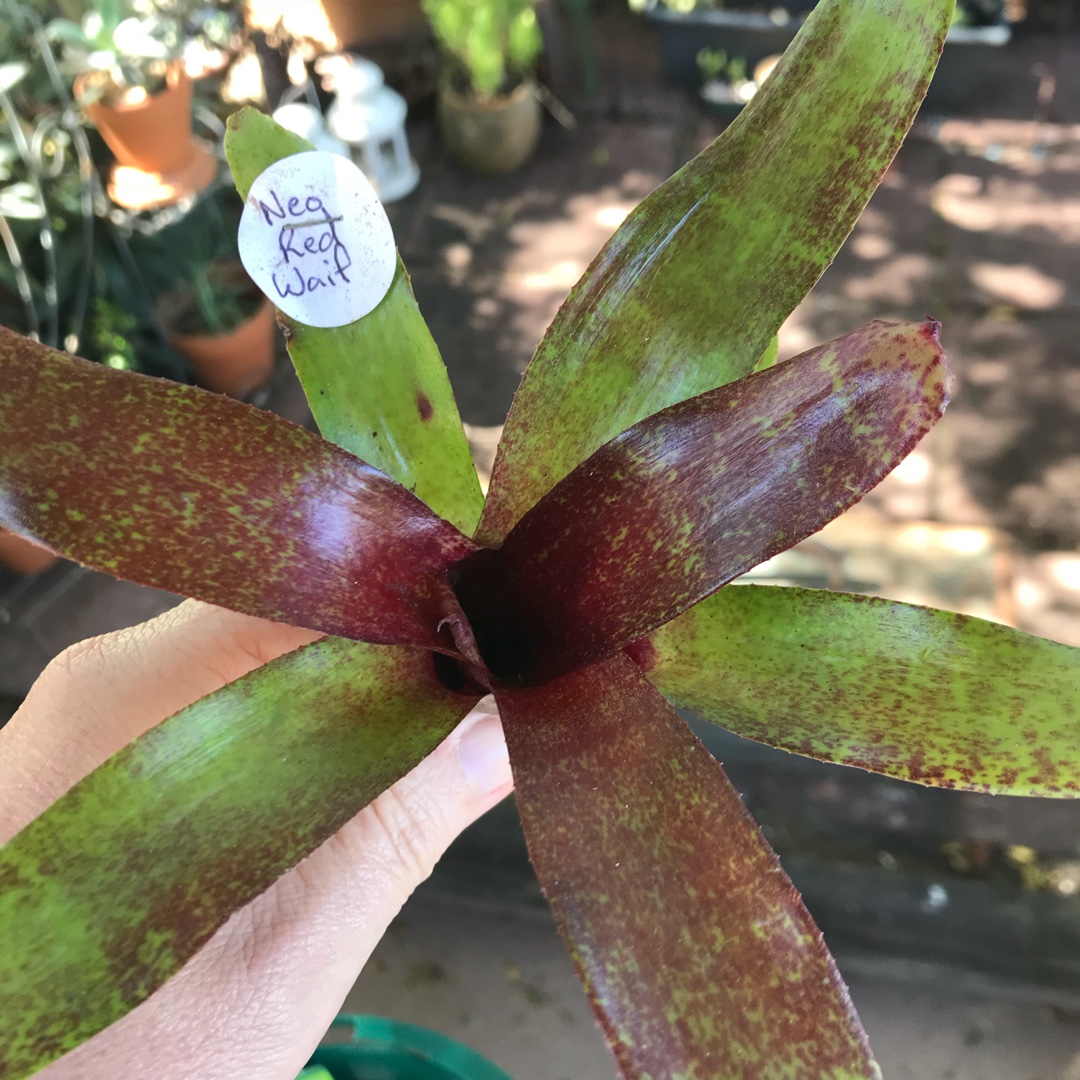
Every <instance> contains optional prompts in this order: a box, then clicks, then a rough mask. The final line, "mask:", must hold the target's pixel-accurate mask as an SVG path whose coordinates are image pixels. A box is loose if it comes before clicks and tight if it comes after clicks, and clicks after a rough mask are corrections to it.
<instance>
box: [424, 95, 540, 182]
mask: <svg viewBox="0 0 1080 1080" xmlns="http://www.w3.org/2000/svg"><path fill="white" fill-rule="evenodd" d="M438 116H439V131H440V133H441V134H442V139H443V142H444V143H445V144H446V148H447V150H449V151H450V153H451V155H452V156H453V157H454V158H456V159H457V160H458V161H459V162H460V163H461V164H462V165H464V166H465V167H466V168H469V169H472V170H473V171H474V172H478V173H507V172H511V171H512V170H514V169H516V168H518V167H519V166H521V165H524V164H525V162H526V161H528V160H529V158H530V157H532V155H533V152H534V151H535V150H536V144H537V143H538V142H539V140H540V121H541V113H540V99H539V97H538V96H537V93H536V84H535V83H534V82H533V81H532V79H528V80H526V81H525V82H523V83H522V84H521V85H520V86H519V87H517V89H516V90H514V91H512V92H511V93H509V94H507V95H505V96H504V97H497V98H491V99H487V100H476V99H473V98H469V97H465V96H464V95H462V94H459V93H458V92H457V91H456V90H454V89H453V88H452V87H450V86H447V85H443V86H441V87H440V88H439V99H438Z"/></svg>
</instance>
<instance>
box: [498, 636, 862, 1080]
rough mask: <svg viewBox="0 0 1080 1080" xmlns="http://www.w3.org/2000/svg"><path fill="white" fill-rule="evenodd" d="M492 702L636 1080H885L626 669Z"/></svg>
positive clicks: (690, 743)
mask: <svg viewBox="0 0 1080 1080" xmlns="http://www.w3.org/2000/svg"><path fill="white" fill-rule="evenodd" d="M496 698H497V700H498V703H499V709H500V712H501V714H502V718H503V726H504V728H505V730H506V737H507V742H508V744H509V747H510V762H511V765H512V767H513V770H514V780H515V783H516V787H517V798H518V804H519V806H520V808H521V816H522V821H523V823H524V826H525V835H526V838H527V840H528V843H529V853H530V855H531V857H532V861H533V865H534V867H535V868H536V872H537V875H538V877H539V879H540V883H541V885H542V886H543V889H544V892H545V894H546V896H547V899H548V902H549V903H550V904H551V907H552V910H553V911H554V913H555V919H556V922H557V923H558V926H559V929H560V931H561V932H562V934H563V936H564V937H565V938H566V940H567V943H568V944H569V946H570V951H571V955H572V956H573V958H574V962H575V964H576V965H577V968H578V972H579V974H580V976H581V978H582V981H583V982H584V983H585V988H586V990H587V991H588V994H589V997H590V999H591V1000H592V1003H593V1008H594V1009H595V1011H596V1014H597V1016H598V1018H599V1020H600V1023H601V1025H602V1026H603V1028H604V1031H605V1033H606V1034H607V1036H608V1039H609V1040H610V1042H611V1044H612V1046H613V1048H614V1051H615V1056H616V1058H617V1060H618V1062H619V1065H620V1067H621V1069H622V1075H623V1076H624V1077H626V1078H627V1080H646V1078H648V1080H750V1078H753V1080H793V1078H798V1080H854V1078H856V1077H858V1078H864V1080H868V1078H871V1077H880V1073H879V1072H877V1071H876V1068H877V1067H876V1066H875V1065H874V1064H873V1062H872V1060H871V1058H870V1051H869V1048H868V1046H867V1044H866V1038H865V1036H864V1034H863V1032H862V1029H861V1028H860V1026H859V1022H858V1019H857V1018H856V1016H855V1014H854V1011H853V1009H852V1007H851V1003H850V1001H849V1000H848V996H847V991H846V989H845V988H844V985H843V983H842V982H841V980H840V977H839V975H838V973H837V971H836V968H835V966H834V964H833V962H832V958H831V957H830V956H829V954H828V951H827V950H826V948H825V946H824V944H823V942H822V940H821V934H820V932H819V931H818V929H817V927H815V926H814V924H813V922H812V920H811V919H810V916H809V915H808V914H807V912H806V909H805V908H804V907H803V905H802V903H801V901H800V899H799V895H798V893H797V892H796V891H795V889H794V887H793V886H792V884H791V882H790V881H789V880H788V878H787V875H786V874H784V872H783V870H781V868H780V866H779V864H778V863H777V861H776V856H775V855H774V854H773V853H772V851H771V850H770V849H769V846H768V844H767V843H766V842H765V839H764V838H763V837H762V835H761V833H760V832H759V831H758V828H757V826H756V825H755V824H754V822H753V820H752V819H751V818H750V815H749V814H748V813H747V812H746V810H745V808H744V807H743V805H742V802H741V801H740V799H739V796H738V793H737V792H736V791H735V790H734V789H733V788H732V786H731V784H730V782H729V781H728V779H727V777H726V776H725V775H724V772H723V770H722V769H721V767H720V765H719V763H718V762H717V761H715V760H714V759H713V757H712V756H711V755H710V754H709V752H708V751H707V750H706V749H705V748H704V747H703V746H702V745H701V743H700V742H698V740H697V739H696V738H695V737H694V735H693V734H692V733H691V732H690V730H689V729H688V728H687V727H686V725H685V724H684V723H683V721H682V720H681V719H680V718H679V717H678V715H677V714H676V713H675V711H674V710H673V709H672V708H671V706H670V705H668V703H667V702H666V701H665V700H664V699H663V698H662V697H661V696H660V694H659V693H658V692H657V691H656V690H655V689H654V688H653V687H652V686H651V685H650V684H649V682H648V680H647V679H645V678H644V677H643V676H642V675H641V673H640V671H639V669H638V668H637V666H636V665H635V664H634V663H633V662H632V661H630V660H629V659H627V658H626V657H625V656H617V657H612V658H610V659H608V660H605V661H602V662H601V663H599V664H594V665H592V666H591V667H588V668H583V669H581V670H579V671H575V672H574V673H573V674H570V675H566V676H564V677H563V678H561V679H558V680H556V681H555V682H553V683H550V684H548V685H547V686H544V687H540V688H538V689H531V690H502V691H497V692H496Z"/></svg>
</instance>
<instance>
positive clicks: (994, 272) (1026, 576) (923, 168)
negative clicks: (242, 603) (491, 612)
mask: <svg viewBox="0 0 1080 1080" xmlns="http://www.w3.org/2000/svg"><path fill="white" fill-rule="evenodd" d="M616 27H617V28H619V29H615V28H616ZM597 37H598V43H599V45H600V48H599V54H600V55H599V75H600V85H601V87H602V90H601V93H600V94H599V95H598V96H597V97H596V98H593V99H590V100H588V101H584V100H583V99H582V98H581V96H580V94H578V95H576V96H575V92H574V90H573V87H570V88H569V89H567V90H565V91H562V90H560V93H562V95H563V97H564V98H565V99H566V100H568V101H570V102H571V103H572V104H574V105H575V107H576V108H577V112H578V117H579V123H578V125H577V127H576V128H575V129H573V130H566V129H563V128H561V127H559V126H558V125H556V124H554V123H549V124H548V126H547V128H546V129H545V132H544V136H543V141H542V143H541V146H540V150H539V153H538V154H537V156H536V159H535V160H534V161H533V162H532V163H531V164H530V165H529V166H528V167H526V168H525V169H524V170H522V171H521V172H519V173H517V174H515V175H514V176H511V177H504V178H497V179H479V178H475V177H470V176H467V175H466V174H464V173H463V172H461V171H460V170H459V169H457V168H456V167H455V166H454V165H452V164H451V163H449V162H448V161H447V160H446V159H445V157H444V156H443V154H442V152H441V150H440V148H439V146H438V144H437V141H436V139H435V138H434V134H433V131H432V128H431V123H430V119H429V118H426V117H423V116H420V117H419V118H418V119H417V120H415V121H414V122H413V124H412V127H411V130H410V135H411V139H412V143H413V148H414V152H415V153H416V156H417V158H418V160H419V161H420V164H421V168H422V180H421V184H420V187H419V189H418V190H417V192H416V193H415V194H414V195H413V196H411V197H410V198H409V199H407V200H405V201H404V202H402V203H400V204H397V205H396V206H394V207H392V208H391V217H392V220H393V222H394V226H395V230H396V233H397V236H398V240H399V244H400V246H401V250H402V252H403V255H404V257H405V260H406V262H407V264H408V265H409V267H410V269H411V271H412V274H413V280H414V284H415V288H416V292H417V296H418V299H419V301H420V304H421V308H422V309H423V311H424V313H425V316H426V317H427V318H428V320H429V322H430V324H431V326H432V330H433V333H434V335H435V337H436V340H437V341H439V343H440V346H441V347H442V349H443V352H444V356H445V359H446V362H447V365H448V368H449V371H450V375H451V379H452V380H453V382H454V385H455V388H456V391H457V394H458V399H459V404H460V407H461V412H462V416H463V418H464V420H465V421H466V423H467V425H468V430H469V434H470V439H471V440H472V441H473V444H474V447H475V449H476V451H477V455H478V460H479V463H480V465H481V471H482V472H483V469H484V467H485V466H487V467H489V466H490V456H491V453H492V450H493V446H494V443H495V441H496V440H497V437H498V431H499V425H500V424H501V422H502V420H503V418H504V416H505V414H506V410H507V408H508V407H509V404H510V401H511V398H512V396H513V392H514V390H515V388H516V386H517V382H518V379H519V378H520V375H521V372H522V371H523V370H524V367H525V365H526V364H527V362H528V359H529V356H530V355H531V353H532V350H533V348H534V347H535V345H536V343H537V341H538V340H539V338H540V336H541V335H542V333H543V330H544V328H545V327H546V325H547V324H548V322H549V321H550V320H551V318H552V316H553V315H554V313H555V311H556V310H557V309H558V306H559V304H560V302H561V301H562V299H563V297H564V296H565V293H566V291H567V289H568V288H569V286H570V285H572V284H573V282H574V281H575V280H576V278H577V277H578V276H579V275H580V273H581V272H582V270H583V269H584V268H585V267H586V266H587V264H588V262H589V261H590V259H591V258H592V256H593V255H594V254H595V253H596V251H597V250H598V249H599V247H600V246H601V245H602V244H603V242H604V241H605V239H606V238H607V237H608V236H609V235H610V233H611V232H612V231H613V230H614V229H615V228H616V227H617V225H618V223H619V221H620V220H621V218H622V216H623V215H625V213H626V212H627V211H628V210H629V209H630V208H632V207H633V205H634V204H635V203H636V202H637V201H638V200H640V199H641V198H642V197H643V196H644V195H645V194H647V193H648V192H649V191H650V190H651V189H652V188H653V187H655V186H656V184H658V183H659V182H660V181H661V180H662V179H663V178H664V177H666V176H667V175H669V174H670V173H671V172H672V171H674V169H676V168H677V167H679V166H680V165H681V164H682V163H683V162H684V161H685V160H686V158H687V157H688V156H690V155H691V154H692V153H693V152H694V150H695V148H697V147H700V146H702V145H704V144H705V143H706V142H707V141H708V140H709V139H711V138H712V137H714V136H715V134H716V133H717V132H718V130H719V121H717V120H716V119H714V118H712V117H707V116H703V115H702V114H701V112H700V111H699V110H698V108H697V107H696V104H695V103H694V102H693V101H691V100H690V99H688V98H687V97H685V96H684V95H682V94H680V93H678V92H675V91H672V90H670V89H669V88H667V87H665V86H663V84H662V83H661V82H659V81H658V77H657V75H656V73H655V62H654V61H648V55H647V54H648V50H649V48H650V46H649V43H648V41H647V40H645V39H643V38H642V35H641V32H640V30H637V31H634V30H629V31H628V30H626V28H625V23H624V22H620V21H615V22H613V23H612V24H611V26H608V25H607V24H606V23H604V24H603V25H601V26H600V28H599V32H598V35H597ZM643 56H644V57H645V60H642V59H641V57H643ZM992 62H993V65H994V72H995V78H994V80H993V91H992V93H990V94H988V95H987V96H986V97H985V99H984V101H983V103H982V104H983V106H984V108H983V115H972V116H966V117H963V118H950V119H945V120H943V119H940V118H935V117H934V116H932V115H922V116H920V119H919V121H918V122H917V125H916V129H915V131H914V133H913V135H912V137H911V138H910V139H909V141H908V143H907V145H906V146H905V147H904V149H903V150H902V151H901V153H900V155H899V157H898V158H897V161H896V163H895V164H894V166H893V167H892V169H891V170H890V172H889V174H888V176H887V177H886V180H885V182H884V183H883V185H882V187H881V189H880V190H879V191H878V193H877V194H876V195H875V197H874V199H873V200H872V202H871V204H870V207H869V208H868V210H867V212H866V213H865V214H864V215H863V218H862V220H861V221H860V223H859V225H858V226H857V228H856V230H855V232H854V234H853V236H852V237H851V239H850V241H849V243H848V244H847V245H846V247H845V249H844V251H843V252H842V253H841V255H840V256H839V257H838V259H837V260H836V262H835V264H834V265H833V266H832V267H831V268H830V269H829V270H828V271H827V273H826V274H825V276H824V277H823V279H822V281H821V282H820V283H819V284H818V286H817V287H816V288H815V290H814V291H813V292H812V293H811V295H810V296H809V297H808V298H807V300H806V301H805V302H804V304H803V305H801V306H800V308H799V309H798V310H797V311H796V312H795V313H793V315H792V317H791V318H790V319H789V320H788V322H787V323H786V324H785V326H784V329H783V331H782V335H781V341H782V346H781V351H782V355H793V354H794V353H796V352H798V351H800V350H801V349H803V348H807V347H809V346H810V345H813V344H815V343H817V342H820V341H822V340H825V339H827V338H829V337H832V336H835V335H837V334H839V333H843V332H845V331H847V330H849V329H852V328H853V327H855V326H858V325H860V324H861V323H864V322H866V321H868V320H869V319H871V318H879V317H884V318H889V317H895V318H921V317H922V316H923V315H925V314H933V315H935V316H937V317H939V318H942V319H943V320H944V321H945V331H944V341H945V343H946V345H947V346H948V348H949V351H950V354H951V357H952V360H953V364H954V367H955V368H956V372H957V384H956V388H955V392H954V400H953V405H952V407H951V408H950V411H949V413H948V416H947V418H946V420H945V421H944V422H943V423H942V424H941V425H940V426H939V428H938V429H937V430H936V431H935V432H933V433H932V434H931V436H930V437H929V438H928V439H927V440H926V442H925V443H924V444H923V445H922V446H921V447H920V448H919V450H918V451H917V452H916V455H914V456H913V458H912V459H911V460H910V461H909V462H908V463H905V467H904V468H902V469H901V470H898V472H897V474H895V475H894V476H892V477H890V478H889V479H888V480H887V481H886V482H885V483H884V484H882V485H881V487H880V488H879V489H878V490H877V491H875V492H874V493H873V494H872V495H871V496H870V497H869V498H868V499H867V500H865V502H864V504H863V505H862V506H861V507H860V508H858V510H857V514H859V515H861V517H858V518H853V519H852V520H853V521H855V522H856V523H857V524H858V526H859V530H854V529H853V528H852V527H851V526H849V525H848V524H846V523H841V524H839V525H838V526H837V527H835V528H834V529H833V530H832V532H831V533H830V534H829V535H828V536H827V537H825V538H816V540H815V541H814V542H813V543H812V544H811V545H809V554H806V553H805V552H803V553H800V554H798V555H796V556H795V557H794V558H795V559H796V560H798V559H803V560H804V561H803V563H802V564H800V565H802V567H803V570H800V571H798V573H804V572H805V573H811V575H812V573H814V572H817V571H811V570H809V569H807V568H808V567H810V565H811V563H812V562H813V560H814V559H815V558H816V559H818V560H819V562H820V560H821V559H822V558H823V559H824V562H825V564H829V565H832V566H833V570H832V571H830V572H831V573H834V574H835V565H836V563H837V560H838V559H839V560H840V563H841V564H844V565H846V566H847V567H848V568H847V569H843V570H842V571H841V577H842V579H843V581H842V583H843V584H846V585H848V586H849V587H851V586H854V587H859V588H863V589H865V590H866V591H877V592H880V593H882V594H883V595H895V596H897V598H903V599H910V598H919V599H921V600H924V601H926V602H936V603H940V604H941V605H942V606H946V607H953V608H955V609H957V610H973V611H978V612H979V613H981V614H983V613H984V614H989V615H991V616H993V617H998V618H1003V619H1005V620H1007V621H1015V622H1016V623H1017V624H1018V625H1021V626H1023V627H1025V628H1027V629H1030V630H1033V631H1036V632H1039V633H1044V634H1046V635H1047V636H1050V637H1054V638H1056V639H1058V640H1061V641H1067V642H1070V643H1072V644H1080V555H1078V552H1080V255H1078V252H1080V39H1078V38H1067V37H1059V38H1053V39H1050V38H1038V39H1027V40H1019V41H1017V42H1015V43H1014V45H1013V46H1010V47H1008V48H1006V49H1004V50H1001V51H1000V52H999V53H996V54H995V55H994V57H993V58H992ZM557 89H559V88H557ZM925 112H926V111H925V110H924V113H925ZM267 404H268V406H269V407H271V408H274V409H275V410H277V411H281V412H284V413H285V414H286V415H289V416H290V417H292V418H294V419H297V420H301V421H303V420H305V419H307V417H306V414H305V409H304V405H303V402H302V398H301V397H300V395H299V391H298V388H297V386H296V383H295V380H294V379H292V378H291V377H290V376H289V374H288V372H287V369H286V367H285V364H284V363H283V364H282V366H281V369H280V371H279V377H278V379H277V380H276V382H275V384H274V386H273V387H272V388H271V391H270V392H269V395H268V398H267ZM913 526H919V527H922V528H924V532H922V533H920V534H919V535H920V536H921V537H922V539H923V541H924V542H922V543H916V544H913V543H911V538H912V536H913V535H914V534H912V533H911V528H912V527H913ZM926 530H929V531H926ZM857 531H858V535H860V536H861V537H862V538H863V539H862V540H858V541H857V540H856V539H854V537H855V536H856V532H857ZM868 535H870V536H875V537H878V538H879V539H880V543H878V544H877V545H876V551H877V554H876V555H872V556H871V555H867V554H866V551H865V550H864V549H865V548H866V547H867V545H866V543H865V537H866V536H868ZM950 537H951V539H950ZM965 537H966V539H965ZM928 538H930V539H932V542H930V539H928ZM813 544H816V545H817V547H816V548H815V547H814V546H813ZM830 545H831V547H830ZM950 545H952V547H950ZM957 545H959V547H957ZM965 545H966V546H965ZM870 546H871V547H874V545H870ZM859 552H862V554H859ZM823 553H824V554H823ZM804 556H805V558H804ZM807 560H809V561H807ZM845 560H847V562H846V563H845ZM958 560H959V561H958ZM961 564H963V569H957V567H958V566H960V565H961ZM943 567H950V568H952V569H951V570H949V571H948V572H945V571H944V570H943ZM853 568H854V569H853ZM773 569H774V570H775V568H773ZM819 569H820V568H819ZM776 572H777V573H779V574H781V576H784V575H786V574H789V573H795V570H794V569H793V564H789V565H788V566H787V567H786V568H785V567H781V568H780V570H778V571H776ZM797 576H798V574H796V577H797ZM912 582H917V583H918V584H917V587H916V586H915V585H912ZM832 583H833V584H836V582H835V581H832ZM958 583H960V584H959V585H958ZM173 602H174V599H173V598H171V597H169V596H167V595H166V594H162V593H158V592H156V591H154V590H142V589H139V588H137V587H134V586H130V585H126V584H122V583H116V582H113V581H111V580H110V579H107V578H105V577H103V576H101V575H97V574H91V573H89V572H86V571H80V570H77V569H75V568H73V567H71V566H70V564H62V565H61V566H60V567H58V568H56V569H55V570H53V571H50V572H48V573H47V574H45V575H42V577H41V578H39V579H35V580H18V579H15V578H14V577H12V576H10V575H5V574H4V571H2V570H0V699H2V698H4V697H5V696H6V698H7V699H8V700H9V701H11V700H17V698H18V697H19V696H21V695H22V694H23V693H25V691H26V690H27V688H28V687H29V685H30V683H31V682H32V681H33V678H34V677H35V676H36V675H37V673H38V672H39V671H40V669H41V668H42V667H43V666H44V664H45V663H46V662H47V661H48V659H49V658H50V657H51V656H52V655H54V654H55V653H56V652H57V651H59V650H60V649H61V648H63V647H64V646H65V645H67V644H69V643H71V642H73V641H76V640H79V639H80V638H82V637H84V636H87V635H88V634H92V633H99V632H102V631H105V630H108V629H113V628H115V627H118V626H122V625H126V624H130V623H132V622H136V621H139V620H141V619H143V618H146V617H148V616H150V615H152V614H154V613H156V612H157V611H160V610H163V609H164V608H165V607H167V606H168V605H170V604H171V603H173ZM3 707H4V706H3V704H2V703H0V709H2V708H3ZM0 716H2V713H0Z"/></svg>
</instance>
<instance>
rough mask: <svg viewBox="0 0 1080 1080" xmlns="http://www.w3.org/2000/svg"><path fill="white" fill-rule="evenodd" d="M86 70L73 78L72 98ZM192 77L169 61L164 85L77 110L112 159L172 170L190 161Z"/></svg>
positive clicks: (192, 143) (154, 169) (155, 169)
mask: <svg viewBox="0 0 1080 1080" xmlns="http://www.w3.org/2000/svg"><path fill="white" fill-rule="evenodd" d="M86 78H87V76H86V74H85V73H84V74H83V75H80V76H79V77H78V79H76V80H75V97H76V98H78V97H79V93H80V90H81V89H83V87H85V85H86ZM191 93H192V82H191V79H190V78H188V76H187V74H186V73H185V71H184V69H183V67H182V66H181V65H180V64H173V65H171V66H170V67H169V71H168V73H167V75H166V77H165V88H164V89H163V90H161V91H160V92H158V93H156V94H152V95H150V96H149V97H147V96H142V97H139V96H137V95H135V94H130V95H129V96H128V98H126V99H124V100H121V101H117V102H115V103H113V104H106V103H105V102H103V101H94V102H91V103H89V104H87V105H84V106H83V112H85V113H86V115H87V116H88V117H89V119H90V121H91V122H92V123H93V125H94V127H96V128H97V129H98V131H100V132H101V137H102V138H103V139H104V140H105V142H106V143H107V144H108V147H109V149H110V150H111V151H112V152H113V154H114V155H115V157H116V160H117V162H118V163H119V164H120V165H126V166H128V167H130V168H133V169H140V170H142V171H143V172H149V173H166V174H167V173H174V172H179V171H181V170H183V169H184V168H185V167H187V166H188V165H189V164H190V163H191V159H192V157H193V156H194V154H195V141H194V139H193V138H192V135H191Z"/></svg>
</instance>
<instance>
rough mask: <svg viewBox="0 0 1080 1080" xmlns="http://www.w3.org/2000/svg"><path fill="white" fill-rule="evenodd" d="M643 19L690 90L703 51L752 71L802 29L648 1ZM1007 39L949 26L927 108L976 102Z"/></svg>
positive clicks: (669, 67) (1001, 29)
mask: <svg viewBox="0 0 1080 1080" xmlns="http://www.w3.org/2000/svg"><path fill="white" fill-rule="evenodd" d="M807 6H812V4H810V5H807ZM778 10H783V9H778ZM645 17H646V18H647V19H648V20H649V22H651V23H652V24H653V26H654V27H655V28H656V38H657V44H658V45H659V47H660V58H661V62H662V63H663V67H664V73H665V75H666V76H667V78H668V81H669V82H672V83H674V84H675V85H677V86H685V87H688V88H691V89H696V88H697V87H699V86H700V85H701V83H702V81H703V79H702V75H701V71H700V69H699V68H698V62H697V57H698V53H699V52H700V51H701V50H702V49H704V48H710V49H723V51H724V52H725V53H727V55H728V58H729V59H735V58H737V57H742V58H743V59H744V60H745V61H746V66H747V69H748V70H750V71H753V69H754V66H755V65H756V64H758V63H760V61H762V60H764V59H765V58H766V57H767V56H772V55H774V54H776V53H781V52H783V51H784V49H786V48H787V47H788V45H790V44H791V41H792V39H793V38H794V37H795V34H796V33H797V31H798V29H799V27H800V26H801V25H802V22H801V20H800V19H797V18H791V19H786V20H783V21H779V22H778V21H776V20H774V19H773V17H772V16H771V15H763V14H760V13H758V12H752V11H740V10H730V9H724V10H709V9H701V10H698V11H691V12H688V13H686V14H681V13H679V12H676V11H672V10H670V9H669V8H667V7H665V6H664V5H663V3H662V2H661V0H649V3H648V5H647V7H646V8H645ZM1010 36H1011V31H1010V29H1009V26H1008V24H1007V23H1004V22H1001V23H997V24H995V25H991V26H954V27H953V28H952V29H951V30H950V31H949V37H948V39H947V41H946V44H945V52H944V53H943V55H942V58H941V63H940V65H939V66H938V71H937V74H936V75H935V76H934V79H933V82H931V84H930V91H929V93H928V94H927V96H926V105H927V107H928V108H930V109H934V110H941V111H948V110H951V109H960V108H963V107H964V106H966V105H967V104H969V103H970V102H971V101H973V100H974V99H977V98H978V96H979V94H980V92H981V91H982V89H983V88H984V87H985V85H986V84H987V82H988V81H989V80H991V79H993V78H994V72H993V70H992V68H991V66H990V65H988V64H987V63H986V59H987V55H988V50H992V49H995V48H998V47H1000V46H1001V45H1004V44H1005V43H1006V42H1007V41H1008V40H1009V38H1010Z"/></svg>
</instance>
